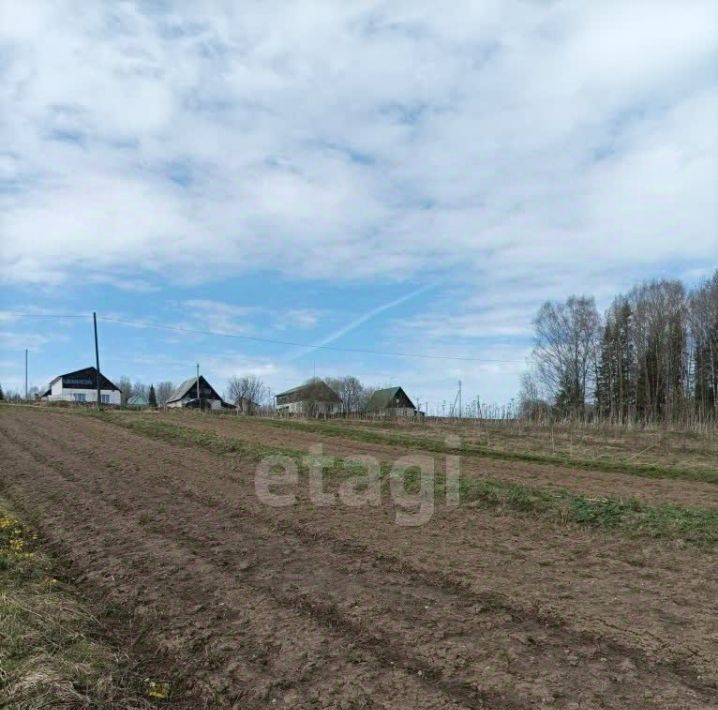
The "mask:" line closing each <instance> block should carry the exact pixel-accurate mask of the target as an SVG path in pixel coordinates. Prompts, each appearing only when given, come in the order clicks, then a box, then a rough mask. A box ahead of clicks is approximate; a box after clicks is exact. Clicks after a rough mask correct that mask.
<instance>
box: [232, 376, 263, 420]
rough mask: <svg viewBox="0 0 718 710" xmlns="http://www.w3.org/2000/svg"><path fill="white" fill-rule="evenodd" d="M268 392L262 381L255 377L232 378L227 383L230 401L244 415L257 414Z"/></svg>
mask: <svg viewBox="0 0 718 710" xmlns="http://www.w3.org/2000/svg"><path fill="white" fill-rule="evenodd" d="M266 391H267V388H266V387H265V386H264V383H263V382H262V380H261V379H260V378H259V377H256V376H255V375H245V376H244V377H231V378H230V379H229V381H228V382H227V392H228V396H229V400H230V401H231V402H232V404H234V405H235V406H236V407H237V410H238V411H240V412H243V413H244V414H255V413H256V411H257V409H258V408H259V405H260V404H261V401H262V399H264V397H265V396H266Z"/></svg>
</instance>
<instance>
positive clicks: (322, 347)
mask: <svg viewBox="0 0 718 710" xmlns="http://www.w3.org/2000/svg"><path fill="white" fill-rule="evenodd" d="M3 315H8V316H12V317H15V318H35V317H38V318H89V317H90V316H91V315H92V314H90V313H88V314H80V315H69V314H53V313H43V314H39V313H4V314H3ZM97 320H101V321H104V322H106V323H118V324H120V325H127V326H132V327H135V328H153V329H155V330H169V331H173V332H177V333H189V334H192V335H212V336H216V337H221V338H235V339H238V340H249V341H252V342H256V343H268V344H271V345H287V346H290V347H295V348H307V349H308V350H330V351H334V352H342V353H359V354H363V355H383V356H388V357H409V358H420V359H425V360H457V361H461V362H492V363H511V362H521V363H522V362H524V361H523V360H504V359H498V358H480V357H462V356H459V355H429V354H426V353H404V352H393V351H388V350H370V349H367V348H341V347H336V346H333V345H313V344H311V343H297V342H294V341H291V340H276V339H274V338H261V337H259V336H255V335H240V334H238V333H223V332H221V331H216V330H201V329H197V328H182V327H180V326H174V325H164V324H161V323H147V322H145V321H131V320H125V319H121V318H109V317H107V316H98V317H97Z"/></svg>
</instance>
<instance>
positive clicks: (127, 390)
mask: <svg viewBox="0 0 718 710" xmlns="http://www.w3.org/2000/svg"><path fill="white" fill-rule="evenodd" d="M117 386H118V387H119V388H120V405H121V406H122V407H126V406H127V400H128V399H129V398H130V397H132V380H130V378H129V377H127V375H122V377H120V379H119V380H117Z"/></svg>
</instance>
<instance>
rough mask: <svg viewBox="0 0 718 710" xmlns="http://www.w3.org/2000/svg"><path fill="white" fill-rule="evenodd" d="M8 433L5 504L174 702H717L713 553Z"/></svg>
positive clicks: (53, 424)
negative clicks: (261, 490) (322, 498)
mask: <svg viewBox="0 0 718 710" xmlns="http://www.w3.org/2000/svg"><path fill="white" fill-rule="evenodd" d="M0 432H1V433H2V445H3V456H2V486H3V489H4V491H5V493H6V494H7V495H9V497H11V498H12V499H13V500H14V501H15V502H16V504H18V505H20V506H21V507H22V508H24V509H25V510H26V511H27V512H28V513H29V514H31V515H33V517H34V518H35V519H36V520H37V521H38V525H39V526H40V527H41V530H42V531H43V533H44V535H45V536H46V537H47V539H48V541H49V542H51V543H54V544H55V545H57V547H58V549H59V550H60V551H61V552H62V554H63V556H65V557H66V558H67V559H68V560H69V561H70V562H71V563H72V565H73V570H74V573H75V574H76V575H77V576H78V577H79V579H80V580H81V582H82V583H83V584H84V585H85V588H86V590H87V592H88V594H91V595H93V596H94V597H96V598H98V599H103V600H105V601H109V602H112V603H113V605H116V607H117V610H118V611H117V614H118V616H117V618H116V620H115V622H114V624H113V625H114V628H115V632H116V633H118V634H120V635H121V636H122V637H123V638H125V639H126V642H127V644H128V645H130V646H132V645H134V646H135V648H136V651H137V653H139V654H153V653H155V654H156V653H159V658H160V661H159V662H160V663H161V664H162V667H163V668H165V669H166V672H167V673H168V674H171V675H172V678H173V683H174V684H175V696H174V700H175V707H177V706H185V707H197V702H202V703H204V704H205V705H206V706H207V707H217V706H225V705H229V706H231V705H232V704H233V703H234V704H236V707H241V708H246V707H265V706H267V705H271V706H272V707H284V706H287V707H307V708H308V707H327V708H329V707H332V708H334V707H367V706H369V705H370V704H372V703H373V704H374V706H376V707H401V708H406V707H416V708H450V707H473V708H476V707H490V708H525V707H531V706H536V707H541V706H547V707H565V708H568V707H581V708H584V707H585V708H592V707H613V708H625V707H661V708H666V707H674V708H689V707H690V708H701V707H706V708H707V707H716V706H717V705H716V697H717V696H716V693H718V690H717V689H716V678H717V675H716V674H717V672H718V669H716V666H715V663H716V658H718V605H717V603H716V597H717V594H716V591H717V590H718V580H717V575H716V568H715V558H714V557H712V556H710V555H708V554H706V553H701V552H699V551H698V550H694V549H690V548H685V547H682V546H680V545H679V544H667V543H664V544H662V545H660V544H657V543H640V544H639V543H636V542H635V541H634V542H630V541H626V540H622V539H620V538H613V537H608V536H602V535H598V534H596V533H589V532H586V531H578V530H577V529H576V528H574V527H559V526H551V525H548V524H542V523H539V522H536V521H528V520H526V519H523V518H520V517H499V516H496V515H493V514H491V513H486V512H483V511H478V510H466V509H462V510H454V511H448V510H440V511H438V512H437V514H436V515H435V516H434V518H433V519H432V521H431V522H430V523H428V524H427V525H425V526H423V527H422V528H401V527H397V526H396V525H394V524H393V522H392V521H393V514H392V513H393V511H392V509H391V507H390V506H389V505H388V504H386V505H382V506H381V507H379V508H371V509H367V508H363V509H359V510H357V509H348V508H345V507H338V506H332V507H323V508H316V507H313V506H312V505H310V503H309V501H308V500H307V499H306V497H300V500H299V502H298V504H297V505H295V506H292V507H290V508H268V507H266V506H264V505H262V504H261V503H260V502H259V501H258V500H257V498H256V496H255V493H254V485H253V473H254V470H253V466H249V465H247V464H246V463H245V462H243V461H242V460H241V459H240V458H238V457H237V456H225V457H219V456H214V455H212V454H209V453H207V452H204V451H199V450H192V449H188V448H183V447H176V446H171V445H168V444H165V443H161V442H157V441H152V440H148V439H146V438H143V437H140V436H137V435H134V434H131V433H129V432H127V431H125V430H122V429H119V428H117V427H114V426H112V425H109V424H105V423H103V422H99V421H96V420H90V419H86V418H80V417H77V416H73V415H65V414H57V413H52V414H50V413H47V412H42V411H31V410H24V411H21V410H16V411H12V412H10V411H9V410H0ZM285 445H287V444H286V443H285ZM641 482H643V481H641ZM648 483H653V482H648ZM182 698H185V700H183V699H182ZM577 703H580V705H579V704H577Z"/></svg>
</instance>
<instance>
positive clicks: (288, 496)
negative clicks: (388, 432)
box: [254, 435, 461, 527]
mask: <svg viewBox="0 0 718 710" xmlns="http://www.w3.org/2000/svg"><path fill="white" fill-rule="evenodd" d="M445 443H446V447H447V450H448V451H447V453H446V455H445V456H441V457H440V456H437V457H434V456H430V455H429V454H409V455H407V456H401V457H399V458H397V459H395V460H394V461H393V462H392V463H391V465H390V466H385V468H384V470H382V465H381V463H380V461H379V460H378V459H377V458H376V457H374V456H370V455H368V454H360V455H355V456H348V457H345V458H342V459H339V460H337V459H336V458H335V457H333V456H325V455H324V447H323V446H322V444H315V445H313V446H310V447H309V451H308V454H307V455H306V456H304V457H303V458H302V459H301V460H298V459H296V458H293V457H291V456H285V455H281V454H277V455H272V456H266V457H265V458H263V459H262V461H260V463H259V464H258V465H257V470H256V473H255V477H254V490H255V492H256V494H257V497H258V498H259V500H261V501H262V502H263V503H264V504H266V505H268V506H271V507H274V508H282V507H286V506H290V505H295V504H296V502H297V499H298V492H299V491H300V484H302V485H306V493H307V497H308V499H309V501H310V502H311V503H312V504H313V505H316V506H317V507H325V506H334V505H345V506H347V507H348V508H360V507H362V506H374V507H378V506H380V505H382V502H383V493H384V492H386V491H387V489H388V496H389V502H390V503H392V504H393V505H394V522H395V523H396V524H397V525H401V526H412V527H415V526H419V525H424V524H425V523H427V522H428V521H429V520H431V518H432V516H433V515H434V504H435V498H436V492H437V485H436V484H437V478H439V480H440V482H441V483H442V484H443V485H442V486H441V487H440V489H439V490H441V496H442V497H444V498H445V501H446V505H447V506H448V507H456V506H457V505H458V504H459V497H460V476H461V461H460V456H459V455H458V454H452V453H450V452H451V451H452V450H458V449H459V448H460V440H459V437H458V436H455V435H451V436H448V437H446V440H445ZM440 459H444V461H443V463H444V466H443V472H440V474H439V477H437V475H436V469H437V466H436V464H437V460H440ZM327 484H329V485H327ZM337 484H338V485H337Z"/></svg>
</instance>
